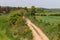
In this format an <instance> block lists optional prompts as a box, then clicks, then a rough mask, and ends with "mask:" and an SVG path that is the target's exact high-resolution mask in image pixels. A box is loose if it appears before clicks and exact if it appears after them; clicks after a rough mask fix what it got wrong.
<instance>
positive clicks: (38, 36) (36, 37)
mask: <svg viewBox="0 0 60 40" xmlns="http://www.w3.org/2000/svg"><path fill="white" fill-rule="evenodd" d="M26 23H27V25H28V27H29V28H30V29H31V30H32V34H33V40H49V38H48V37H47V36H46V35H45V34H44V33H43V32H42V30H41V29H40V28H38V27H37V26H36V25H34V24H33V23H32V22H31V21H30V20H29V19H26Z"/></svg>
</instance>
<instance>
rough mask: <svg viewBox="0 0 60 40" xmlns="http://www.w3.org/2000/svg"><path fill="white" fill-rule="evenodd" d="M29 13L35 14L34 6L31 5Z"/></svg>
mask: <svg viewBox="0 0 60 40" xmlns="http://www.w3.org/2000/svg"><path fill="white" fill-rule="evenodd" d="M30 13H31V15H35V13H36V8H35V6H32V7H31V9H30Z"/></svg>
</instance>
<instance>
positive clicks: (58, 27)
mask: <svg viewBox="0 0 60 40" xmlns="http://www.w3.org/2000/svg"><path fill="white" fill-rule="evenodd" d="M30 20H31V21H32V22H33V23H35V24H36V25H37V26H39V27H40V28H41V29H42V30H43V31H44V33H45V34H46V35H47V36H48V37H49V39H50V40H60V23H59V22H60V16H35V19H34V18H33V17H30ZM41 20H42V21H41Z"/></svg>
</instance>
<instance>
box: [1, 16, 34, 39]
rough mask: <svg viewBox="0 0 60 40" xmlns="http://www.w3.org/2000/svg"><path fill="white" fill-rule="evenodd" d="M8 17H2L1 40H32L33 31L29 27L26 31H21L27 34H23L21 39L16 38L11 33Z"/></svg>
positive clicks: (25, 27)
mask: <svg viewBox="0 0 60 40" xmlns="http://www.w3.org/2000/svg"><path fill="white" fill-rule="evenodd" d="M7 17H8V15H1V16H0V40H32V38H33V37H32V33H31V30H30V29H29V28H28V27H27V26H24V30H23V29H20V31H21V32H23V31H26V33H23V34H22V36H21V37H18V38H14V37H13V36H12V34H11V32H10V28H9V26H8V20H7Z"/></svg>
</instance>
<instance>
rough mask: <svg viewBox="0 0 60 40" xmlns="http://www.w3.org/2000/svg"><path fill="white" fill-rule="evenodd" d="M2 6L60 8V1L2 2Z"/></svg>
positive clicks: (9, 0)
mask: <svg viewBox="0 0 60 40" xmlns="http://www.w3.org/2000/svg"><path fill="white" fill-rule="evenodd" d="M0 5H1V6H15V7H18V6H22V7H25V6H26V7H31V6H36V7H44V8H60V0H0Z"/></svg>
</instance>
